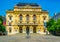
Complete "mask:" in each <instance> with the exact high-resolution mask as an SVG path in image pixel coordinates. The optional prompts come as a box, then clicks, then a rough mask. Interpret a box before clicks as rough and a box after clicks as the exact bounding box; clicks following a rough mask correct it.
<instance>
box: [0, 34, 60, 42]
mask: <svg viewBox="0 0 60 42" xmlns="http://www.w3.org/2000/svg"><path fill="white" fill-rule="evenodd" d="M0 42H60V36H52V35H49V36H47V35H40V36H30V37H26V36H18V35H16V36H0Z"/></svg>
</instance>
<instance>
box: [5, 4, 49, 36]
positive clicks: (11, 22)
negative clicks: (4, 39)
mask: <svg viewBox="0 0 60 42" xmlns="http://www.w3.org/2000/svg"><path fill="white" fill-rule="evenodd" d="M44 20H45V21H46V22H47V21H48V20H49V16H48V11H46V10H42V8H41V6H39V5H38V4H36V3H18V4H16V5H15V6H14V8H13V10H7V11H6V31H7V33H8V34H9V35H10V34H16V33H27V32H28V33H40V34H44V33H45V29H44Z"/></svg>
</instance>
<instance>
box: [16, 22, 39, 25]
mask: <svg viewBox="0 0 60 42" xmlns="http://www.w3.org/2000/svg"><path fill="white" fill-rule="evenodd" d="M17 25H38V23H27V22H26V23H20V22H19V23H17Z"/></svg>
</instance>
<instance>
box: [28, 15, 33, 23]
mask: <svg viewBox="0 0 60 42" xmlns="http://www.w3.org/2000/svg"><path fill="white" fill-rule="evenodd" d="M29 16H30V18H29V20H30V23H33V15H29Z"/></svg>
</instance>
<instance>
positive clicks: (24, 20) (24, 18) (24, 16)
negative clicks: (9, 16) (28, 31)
mask: <svg viewBox="0 0 60 42" xmlns="http://www.w3.org/2000/svg"><path fill="white" fill-rule="evenodd" d="M22 18H23V23H26V15H25V14H24V15H23V17H22Z"/></svg>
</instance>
